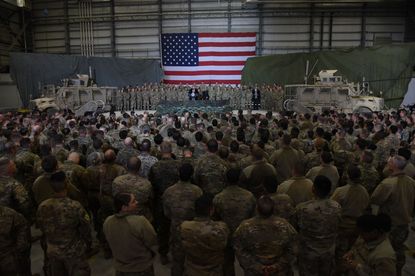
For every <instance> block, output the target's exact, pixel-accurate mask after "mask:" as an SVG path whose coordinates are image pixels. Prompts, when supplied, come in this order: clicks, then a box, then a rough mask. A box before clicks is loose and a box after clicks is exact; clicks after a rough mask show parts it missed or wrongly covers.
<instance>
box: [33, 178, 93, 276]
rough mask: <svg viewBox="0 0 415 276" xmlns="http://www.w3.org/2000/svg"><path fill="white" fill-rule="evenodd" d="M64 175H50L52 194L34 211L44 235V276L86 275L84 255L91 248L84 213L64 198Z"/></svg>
mask: <svg viewBox="0 0 415 276" xmlns="http://www.w3.org/2000/svg"><path fill="white" fill-rule="evenodd" d="M65 178H66V176H65V173H64V172H62V171H58V172H55V173H54V174H52V175H51V177H50V180H51V183H50V185H51V187H52V189H53V191H54V192H55V194H54V196H53V197H52V198H50V199H47V200H45V201H43V202H42V203H41V204H40V205H39V208H38V211H37V215H36V219H37V225H38V226H39V227H40V229H41V231H42V233H43V234H44V235H45V238H46V242H47V256H48V259H49V262H50V270H49V273H50V274H49V273H48V274H47V275H52V276H54V275H57V276H59V275H90V274H91V270H90V267H89V264H88V262H87V261H86V257H85V252H86V249H87V248H89V247H90V245H91V241H92V239H91V228H90V224H89V223H90V220H89V216H88V213H87V212H86V211H85V210H84V208H83V207H82V206H81V204H80V203H79V202H77V201H74V200H71V199H70V198H68V197H67V181H65Z"/></svg>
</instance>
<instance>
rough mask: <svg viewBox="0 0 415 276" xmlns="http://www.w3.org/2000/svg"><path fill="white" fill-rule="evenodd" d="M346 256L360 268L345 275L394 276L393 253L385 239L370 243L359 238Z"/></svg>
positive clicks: (394, 258) (387, 240)
mask: <svg viewBox="0 0 415 276" xmlns="http://www.w3.org/2000/svg"><path fill="white" fill-rule="evenodd" d="M348 255H349V256H350V257H351V258H352V260H353V261H355V262H357V263H358V264H360V266H359V267H357V268H356V270H355V271H349V273H348V274H347V275H351V276H354V275H356V276H357V275H376V276H389V275H396V256H395V251H394V250H393V248H392V245H391V243H390V241H389V239H388V238H387V237H382V238H380V239H378V240H376V241H371V242H370V243H365V242H364V240H363V239H362V238H359V239H358V240H357V241H356V243H355V244H354V245H353V247H352V249H351V250H350V251H349V252H348Z"/></svg>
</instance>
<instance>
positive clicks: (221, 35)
mask: <svg viewBox="0 0 415 276" xmlns="http://www.w3.org/2000/svg"><path fill="white" fill-rule="evenodd" d="M253 36H254V37H256V33H200V34H199V37H221V38H228V37H253Z"/></svg>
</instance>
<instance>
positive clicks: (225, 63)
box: [199, 60, 245, 67]
mask: <svg viewBox="0 0 415 276" xmlns="http://www.w3.org/2000/svg"><path fill="white" fill-rule="evenodd" d="M216 65H217V66H227V67H229V66H236V65H242V67H243V66H244V65H245V61H218V60H217V61H199V66H216Z"/></svg>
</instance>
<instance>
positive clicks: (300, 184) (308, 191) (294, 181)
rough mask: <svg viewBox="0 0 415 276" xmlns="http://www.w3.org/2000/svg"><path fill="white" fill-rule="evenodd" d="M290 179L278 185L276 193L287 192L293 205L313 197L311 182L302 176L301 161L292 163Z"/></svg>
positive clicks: (302, 166)
mask: <svg viewBox="0 0 415 276" xmlns="http://www.w3.org/2000/svg"><path fill="white" fill-rule="evenodd" d="M292 176H293V177H291V178H290V179H288V180H285V181H284V182H282V183H281V184H280V185H278V190H277V193H278V194H287V195H288V196H289V197H290V198H291V199H292V201H293V204H294V206H297V205H298V204H300V203H303V202H306V201H309V200H312V199H313V190H312V189H313V182H312V181H311V180H310V179H307V178H306V177H305V176H304V165H303V162H298V163H297V164H295V165H294V167H293V170H292Z"/></svg>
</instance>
